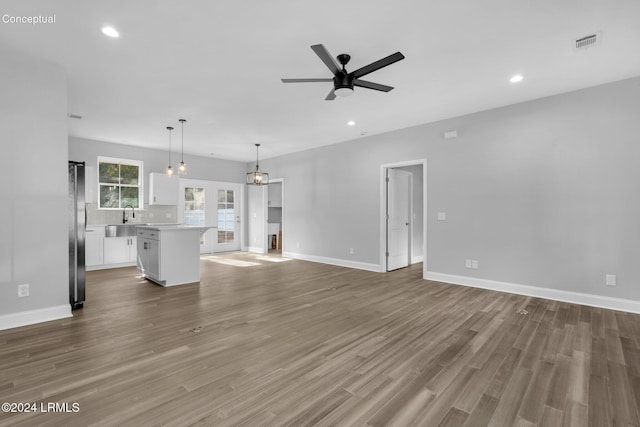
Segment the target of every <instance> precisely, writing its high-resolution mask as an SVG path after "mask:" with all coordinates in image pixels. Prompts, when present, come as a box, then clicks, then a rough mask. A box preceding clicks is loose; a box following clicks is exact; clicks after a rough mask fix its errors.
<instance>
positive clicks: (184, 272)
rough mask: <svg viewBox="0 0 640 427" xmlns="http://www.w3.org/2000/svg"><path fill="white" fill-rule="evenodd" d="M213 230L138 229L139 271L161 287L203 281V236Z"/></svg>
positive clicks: (183, 226)
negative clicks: (201, 240) (201, 276)
mask: <svg viewBox="0 0 640 427" xmlns="http://www.w3.org/2000/svg"><path fill="white" fill-rule="evenodd" d="M209 228H212V227H197V226H189V225H153V226H138V227H137V229H138V230H137V231H138V270H140V272H141V273H142V274H143V276H144V277H145V278H147V279H149V280H152V281H154V282H155V283H157V284H159V285H162V286H174V285H183V284H185V283H194V282H199V281H200V235H201V234H202V233H204V232H205V231H206V230H208V229H209Z"/></svg>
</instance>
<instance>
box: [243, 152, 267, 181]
mask: <svg viewBox="0 0 640 427" xmlns="http://www.w3.org/2000/svg"><path fill="white" fill-rule="evenodd" d="M255 146H256V170H254V171H251V172H247V185H268V184H269V174H268V173H266V172H262V171H261V170H260V166H258V148H259V147H260V144H255Z"/></svg>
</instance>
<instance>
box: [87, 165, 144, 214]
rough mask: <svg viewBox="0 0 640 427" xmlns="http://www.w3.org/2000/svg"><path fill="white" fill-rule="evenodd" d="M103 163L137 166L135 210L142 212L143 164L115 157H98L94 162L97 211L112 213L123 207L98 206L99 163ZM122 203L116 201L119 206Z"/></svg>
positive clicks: (124, 185) (126, 185) (119, 200)
mask: <svg viewBox="0 0 640 427" xmlns="http://www.w3.org/2000/svg"><path fill="white" fill-rule="evenodd" d="M101 162H104V163H118V164H121V165H129V166H137V167H138V185H137V187H138V205H139V206H138V207H137V208H136V209H137V210H143V209H144V162H143V161H142V160H132V159H119V158H117V157H104V156H98V159H97V162H96V181H97V186H98V188H97V193H96V194H97V196H98V197H97V199H98V209H99V210H105V211H114V210H122V209H123V208H124V207H117V208H103V207H102V206H100V202H101V200H100V184H101V183H100V163H101ZM117 185H119V186H122V187H135V185H129V184H117ZM121 203H122V200H121V199H120V198H119V199H118V204H119V205H120V204H121Z"/></svg>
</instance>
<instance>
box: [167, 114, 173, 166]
mask: <svg viewBox="0 0 640 427" xmlns="http://www.w3.org/2000/svg"><path fill="white" fill-rule="evenodd" d="M167 130H168V131H169V166H167V175H168V176H172V175H173V169H172V168H171V131H172V130H173V128H172V127H171V126H167Z"/></svg>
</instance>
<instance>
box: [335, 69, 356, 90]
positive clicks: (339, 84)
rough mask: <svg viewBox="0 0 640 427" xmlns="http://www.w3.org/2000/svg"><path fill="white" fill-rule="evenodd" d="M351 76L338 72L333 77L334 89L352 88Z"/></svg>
mask: <svg viewBox="0 0 640 427" xmlns="http://www.w3.org/2000/svg"><path fill="white" fill-rule="evenodd" d="M353 80H354V79H353V76H350V75H349V74H347V73H345V72H340V73H338V74H336V75H335V76H334V77H333V87H334V89H351V90H353Z"/></svg>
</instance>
